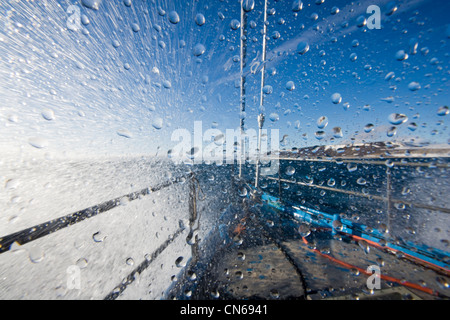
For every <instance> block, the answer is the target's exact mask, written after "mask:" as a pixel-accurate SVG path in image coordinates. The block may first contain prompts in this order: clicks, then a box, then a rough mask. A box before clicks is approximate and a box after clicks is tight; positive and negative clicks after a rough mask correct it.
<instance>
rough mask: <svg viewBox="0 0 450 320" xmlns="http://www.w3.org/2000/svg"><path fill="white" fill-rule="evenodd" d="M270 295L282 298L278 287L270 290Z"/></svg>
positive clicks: (274, 297)
mask: <svg viewBox="0 0 450 320" xmlns="http://www.w3.org/2000/svg"><path fill="white" fill-rule="evenodd" d="M270 296H271V297H272V298H273V299H279V298H280V292H278V290H277V289H272V290H270Z"/></svg>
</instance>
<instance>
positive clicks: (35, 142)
mask: <svg viewBox="0 0 450 320" xmlns="http://www.w3.org/2000/svg"><path fill="white" fill-rule="evenodd" d="M28 143H29V144H30V145H31V146H33V147H35V148H38V149H42V148H46V147H48V144H49V143H48V140H47V139H44V138H42V137H33V138H30V139H28Z"/></svg>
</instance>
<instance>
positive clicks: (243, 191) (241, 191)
mask: <svg viewBox="0 0 450 320" xmlns="http://www.w3.org/2000/svg"><path fill="white" fill-rule="evenodd" d="M238 193H239V196H241V197H245V196H247V193H248V190H247V188H246V187H245V186H241V187H239V189H238Z"/></svg>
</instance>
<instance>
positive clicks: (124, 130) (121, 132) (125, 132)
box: [116, 129, 133, 139]
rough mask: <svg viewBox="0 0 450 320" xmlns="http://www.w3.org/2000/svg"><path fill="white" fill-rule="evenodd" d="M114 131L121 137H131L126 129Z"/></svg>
mask: <svg viewBox="0 0 450 320" xmlns="http://www.w3.org/2000/svg"><path fill="white" fill-rule="evenodd" d="M116 133H117V134H118V135H119V136H121V137H125V138H129V139H131V138H132V137H133V135H132V134H131V132H130V131H128V130H127V129H119V130H117V131H116Z"/></svg>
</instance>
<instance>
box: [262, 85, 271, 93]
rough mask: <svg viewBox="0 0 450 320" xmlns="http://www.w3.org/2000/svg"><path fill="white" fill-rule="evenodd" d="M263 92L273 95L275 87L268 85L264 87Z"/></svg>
mask: <svg viewBox="0 0 450 320" xmlns="http://www.w3.org/2000/svg"><path fill="white" fill-rule="evenodd" d="M263 92H264V93H265V94H271V93H272V92H273V87H272V86H270V85H268V84H266V85H265V86H264V87H263Z"/></svg>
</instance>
